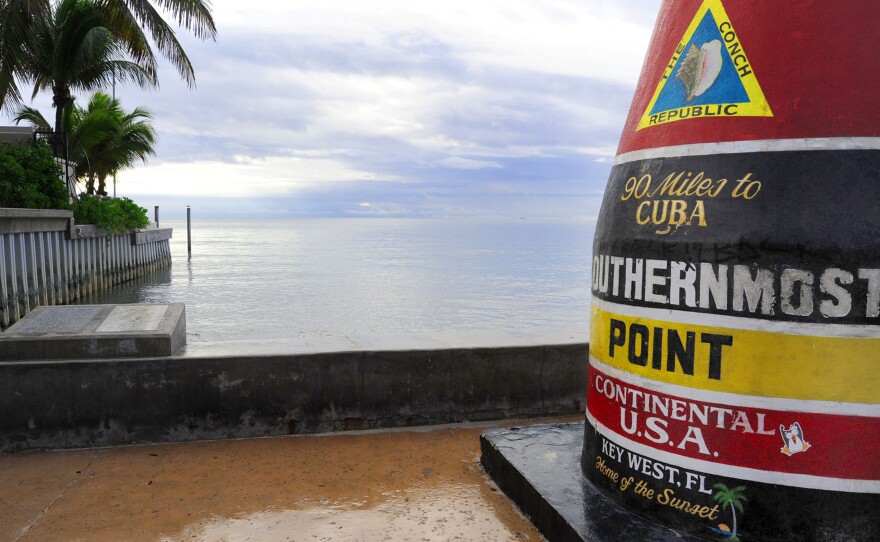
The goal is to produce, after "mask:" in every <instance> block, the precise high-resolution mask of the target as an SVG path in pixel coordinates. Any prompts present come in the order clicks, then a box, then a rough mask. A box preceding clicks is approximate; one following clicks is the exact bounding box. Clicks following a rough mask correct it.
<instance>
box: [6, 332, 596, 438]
mask: <svg viewBox="0 0 880 542" xmlns="http://www.w3.org/2000/svg"><path fill="white" fill-rule="evenodd" d="M584 335H585V333H582V334H580V336H579V337H575V338H569V336H566V337H562V338H560V337H559V336H558V334H557V336H555V337H554V336H545V337H543V338H544V339H545V340H546V341H545V343H544V344H539V343H537V342H536V341H535V340H532V339H529V340H517V339H516V338H514V339H512V340H511V339H509V338H505V337H501V338H500V340H494V341H477V343H482V344H483V345H484V346H474V344H475V343H474V341H467V340H464V341H458V340H456V339H455V338H453V339H452V340H451V341H446V342H447V343H451V344H465V346H448V344H443V341H438V340H431V338H426V339H424V340H422V339H419V338H418V337H415V338H413V339H412V340H411V341H409V342H421V343H422V344H424V345H425V346H423V347H422V348H414V347H412V346H411V345H410V344H406V343H407V341H392V342H396V344H397V345H398V346H396V347H392V346H389V344H387V343H383V342H381V341H366V342H364V341H361V342H358V341H355V340H352V339H350V338H340V339H339V340H338V341H337V342H336V343H332V342H331V343H326V342H325V343H324V344H322V345H317V346H316V345H309V344H303V343H302V342H299V343H295V342H292V341H280V342H274V343H272V344H266V343H213V344H211V343H196V344H194V345H189V346H187V347H185V349H184V350H183V352H182V353H181V354H179V355H175V356H173V357H168V358H154V359H143V360H106V361H64V362H36V363H35V362H7V363H0V452H10V451H17V450H25V449H32V448H67V447H83V446H100V445H113V444H125V443H136V442H167V441H186V440H198V439H213V438H232V437H255V436H268V435H285V434H300V433H317V432H326V431H339V430H355V429H373V428H383V427H401V426H409V425H426V424H437V423H451V422H461V421H474V420H488V419H502V418H510V417H529V416H545V415H554V414H572V413H580V412H582V411H583V402H582V401H583V396H584V389H585V385H586V384H585V383H586V360H587V344H586V343H585V342H580V341H581V340H582V338H583V336H584ZM536 339H541V338H540V337H538V338H536ZM468 343H470V344H468ZM502 343H507V344H508V346H501V344H502ZM342 345H347V349H345V350H342V349H339V347H340V346H342ZM333 349H336V350H335V351H332V350H333ZM285 352H288V353H285Z"/></svg>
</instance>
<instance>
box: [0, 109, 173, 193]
mask: <svg viewBox="0 0 880 542" xmlns="http://www.w3.org/2000/svg"><path fill="white" fill-rule="evenodd" d="M151 119H152V115H151V114H150V112H149V111H147V110H145V109H143V108H140V107H136V108H135V109H134V110H133V111H131V112H130V113H126V112H125V111H124V110H123V109H122V106H121V105H120V103H119V100H117V99H114V98H111V97H110V96H108V95H107V94H104V93H103V92H96V93H95V94H94V95H93V96H92V98H91V100H89V104H88V106H87V107H85V108H83V107H79V106H78V105H76V104H71V105H69V106H68V107H67V109H66V110H65V111H64V114H63V115H62V123H61V128H62V129H63V130H64V131H66V132H67V133H68V134H69V146H70V159H71V160H72V161H74V162H76V164H77V165H76V175H77V178H79V179H86V192H88V193H89V194H95V193H98V194H105V193H106V190H105V188H106V180H107V177H108V176H110V175H113V174H116V173H117V172H118V171H119V170H122V169H126V168H128V167H131V166H132V165H134V162H135V161H137V160H138V159H140V160H144V161H146V159H147V156H149V155H152V154H155V150H154V149H153V144H154V143H155V141H156V133H155V130H154V128H153V125H152V123H151V122H150V120H151ZM15 121H16V123H18V122H22V121H27V122H30V123H31V124H32V125H33V126H35V127H36V128H37V129H39V130H47V129H48V122H47V121H46V119H45V117H43V115H42V114H41V113H40V112H39V111H38V110H36V109H34V108H32V107H24V108H22V109H21V110H19V112H18V115H17V116H16V117H15ZM96 180H97V182H98V185H97V190H96V187H95V181H96Z"/></svg>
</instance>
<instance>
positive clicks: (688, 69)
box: [636, 0, 773, 130]
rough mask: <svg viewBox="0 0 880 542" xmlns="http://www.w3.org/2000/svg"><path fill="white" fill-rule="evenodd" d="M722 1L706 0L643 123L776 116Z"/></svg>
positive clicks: (656, 92)
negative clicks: (706, 118) (707, 118)
mask: <svg viewBox="0 0 880 542" xmlns="http://www.w3.org/2000/svg"><path fill="white" fill-rule="evenodd" d="M772 116H773V112H772V111H771V110H770V104H768V103H767V100H766V98H764V92H763V91H762V90H761V85H760V84H759V83H758V78H757V77H756V76H755V72H754V71H753V68H752V64H751V62H749V59H748V57H747V56H746V52H745V49H744V48H743V45H742V43H741V42H740V39H739V36H738V35H737V33H736V30H735V29H734V28H733V23H731V22H730V18H729V17H728V16H727V12H726V11H724V6H723V5H722V4H721V0H705V1H704V2H703V4H702V5H701V6H700V9H698V10H697V13H696V15H694V18H693V20H692V21H691V24H690V25H689V26H688V28H687V30H686V31H685V33H684V36H682V38H681V40H680V41H679V42H678V46H676V48H675V52H674V53H673V54H672V58H670V60H669V62H668V63H667V65H666V69H665V70H663V76H662V77H661V78H660V81H659V82H658V83H657V88H656V89H655V90H654V95H653V96H652V97H651V101H650V103H648V107H647V108H646V109H645V112H644V114H643V115H642V118H641V120H640V121H639V125H638V128H636V130H641V129H642V128H647V127H649V126H658V125H660V124H666V123H668V122H677V121H681V120H687V119H695V118H705V117H772Z"/></svg>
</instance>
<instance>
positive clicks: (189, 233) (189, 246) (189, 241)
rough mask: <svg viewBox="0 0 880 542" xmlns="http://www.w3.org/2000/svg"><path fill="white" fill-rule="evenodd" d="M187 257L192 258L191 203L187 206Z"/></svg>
mask: <svg viewBox="0 0 880 542" xmlns="http://www.w3.org/2000/svg"><path fill="white" fill-rule="evenodd" d="M186 257H187V259H188V260H191V259H192V220H191V218H190V208H189V205H187V206H186Z"/></svg>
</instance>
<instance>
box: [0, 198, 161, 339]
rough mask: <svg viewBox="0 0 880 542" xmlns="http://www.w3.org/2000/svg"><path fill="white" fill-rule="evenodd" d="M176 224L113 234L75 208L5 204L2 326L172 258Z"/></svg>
mask: <svg viewBox="0 0 880 542" xmlns="http://www.w3.org/2000/svg"><path fill="white" fill-rule="evenodd" d="M170 238H171V229H170V228H164V229H156V228H153V229H146V230H141V231H135V232H129V233H125V234H121V235H115V236H109V235H107V234H106V233H105V232H104V231H103V230H100V229H98V228H96V227H95V226H90V225H78V224H75V223H74V221H73V213H72V212H70V211H56V210H44V209H5V208H0V329H6V328H7V327H9V326H10V325H12V324H14V323H15V322H17V321H18V320H20V319H21V318H23V317H24V315H26V314H27V313H29V312H30V311H32V310H33V309H35V308H37V307H38V306H45V305H64V304H68V303H71V302H74V301H76V300H78V299H82V298H83V297H84V296H87V295H89V294H92V293H95V292H97V291H99V290H101V289H104V288H106V287H109V286H112V285H114V284H119V283H121V282H125V281H128V280H131V279H134V278H136V277H138V276H140V275H143V274H144V273H146V272H148V271H152V270H155V269H160V268H163V267H167V266H168V265H170V264H171V252H170V248H169V244H168V240H169V239H170Z"/></svg>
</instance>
